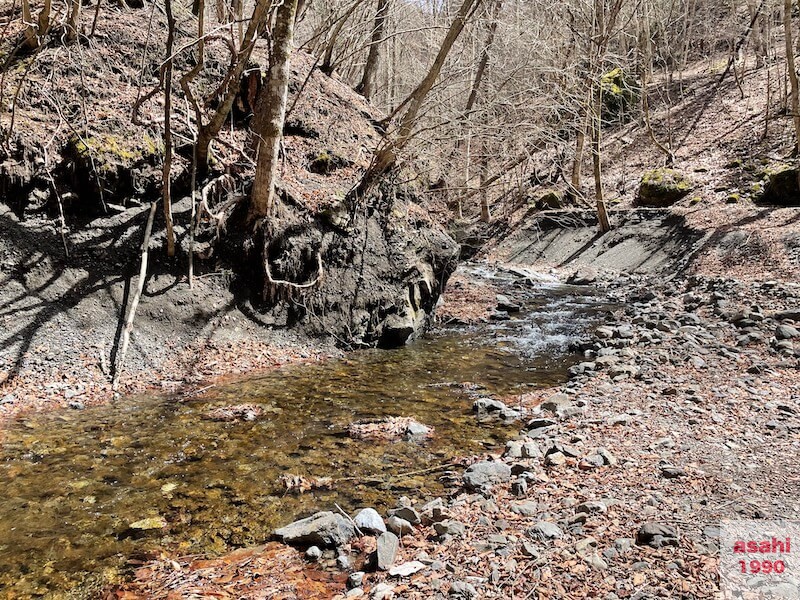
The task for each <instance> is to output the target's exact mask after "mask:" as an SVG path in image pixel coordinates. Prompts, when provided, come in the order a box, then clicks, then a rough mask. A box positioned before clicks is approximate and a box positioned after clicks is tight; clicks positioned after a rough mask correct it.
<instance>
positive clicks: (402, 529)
mask: <svg viewBox="0 0 800 600" xmlns="http://www.w3.org/2000/svg"><path fill="white" fill-rule="evenodd" d="M386 526H387V527H388V529H389V531H391V532H392V533H394V534H395V535H400V536H402V535H409V534H411V533H414V527H413V526H412V525H411V523H409V522H408V521H406V520H405V519H401V518H400V517H398V516H397V515H392V516H391V517H389V519H388V520H387V521H386Z"/></svg>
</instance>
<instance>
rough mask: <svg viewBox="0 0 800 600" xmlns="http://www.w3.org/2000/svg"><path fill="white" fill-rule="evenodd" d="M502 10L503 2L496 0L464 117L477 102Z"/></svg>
mask: <svg viewBox="0 0 800 600" xmlns="http://www.w3.org/2000/svg"><path fill="white" fill-rule="evenodd" d="M502 8H503V0H496V2H495V4H494V7H493V9H492V20H491V22H490V23H489V30H488V32H487V34H486V43H485V44H484V45H483V49H482V50H481V59H480V62H478V68H477V69H476V70H475V78H474V79H473V80H472V89H471V90H470V92H469V98H468V99H467V106H466V108H465V109H464V114H465V115H469V113H470V111H471V110H472V109H473V108H474V107H475V103H476V102H477V100H478V92H479V90H480V88H481V82H482V81H483V75H484V74H485V73H486V67H487V65H488V64H489V54H490V53H491V49H492V45H493V44H494V38H495V35H496V34H497V23H498V20H497V18H498V16H499V15H500V10H501V9H502Z"/></svg>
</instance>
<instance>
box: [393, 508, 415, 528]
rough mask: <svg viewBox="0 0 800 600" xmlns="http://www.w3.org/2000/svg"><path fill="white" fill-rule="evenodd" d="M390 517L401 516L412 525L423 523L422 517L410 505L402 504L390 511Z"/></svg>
mask: <svg viewBox="0 0 800 600" xmlns="http://www.w3.org/2000/svg"><path fill="white" fill-rule="evenodd" d="M389 516H390V517H400V518H401V519H404V520H405V521H408V522H409V523H411V524H412V525H419V524H420V523H422V517H421V516H420V514H419V513H418V512H417V511H416V509H414V508H412V507H410V506H401V507H400V508H396V509H394V510H390V511H389Z"/></svg>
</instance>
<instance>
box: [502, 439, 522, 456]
mask: <svg viewBox="0 0 800 600" xmlns="http://www.w3.org/2000/svg"><path fill="white" fill-rule="evenodd" d="M503 456H504V457H506V458H522V442H518V441H514V440H511V441H508V442H506V450H505V452H503Z"/></svg>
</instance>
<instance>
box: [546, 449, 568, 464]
mask: <svg viewBox="0 0 800 600" xmlns="http://www.w3.org/2000/svg"><path fill="white" fill-rule="evenodd" d="M544 462H545V464H547V465H550V466H551V467H558V466H561V465H563V464H565V463H566V462H567V457H566V456H564V455H563V454H562V453H561V452H553V453H552V454H548V455H547V458H545V460H544Z"/></svg>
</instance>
